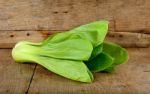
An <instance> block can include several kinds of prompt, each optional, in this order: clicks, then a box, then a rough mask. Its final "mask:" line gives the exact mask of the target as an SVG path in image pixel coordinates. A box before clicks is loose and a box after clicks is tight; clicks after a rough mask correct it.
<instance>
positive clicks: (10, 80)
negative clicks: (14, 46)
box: [0, 49, 35, 94]
mask: <svg viewBox="0 0 150 94" xmlns="http://www.w3.org/2000/svg"><path fill="white" fill-rule="evenodd" d="M34 67H35V65H33V64H32V65H31V64H30V65H29V64H19V63H15V62H14V60H12V57H11V49H0V94H25V92H26V91H27V89H28V87H29V84H30V80H31V77H32V74H33V70H34Z"/></svg>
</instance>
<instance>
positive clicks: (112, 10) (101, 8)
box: [97, 0, 150, 34]
mask: <svg viewBox="0 0 150 94" xmlns="http://www.w3.org/2000/svg"><path fill="white" fill-rule="evenodd" d="M97 3H98V4H97V5H98V9H97V11H98V18H99V19H101V18H104V19H111V20H114V29H115V30H114V31H119V32H140V33H148V34H149V33H150V19H149V16H150V11H149V10H150V6H149V5H150V1H149V0H97Z"/></svg>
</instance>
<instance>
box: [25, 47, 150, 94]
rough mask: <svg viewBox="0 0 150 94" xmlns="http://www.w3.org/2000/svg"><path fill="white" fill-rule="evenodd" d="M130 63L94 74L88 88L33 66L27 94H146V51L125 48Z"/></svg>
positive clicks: (149, 60) (149, 52) (149, 85)
mask: <svg viewBox="0 0 150 94" xmlns="http://www.w3.org/2000/svg"><path fill="white" fill-rule="evenodd" d="M128 51H129V55H130V59H129V61H128V62H127V63H125V64H122V65H120V66H118V68H117V69H116V71H115V72H114V73H112V74H109V73H96V74H95V80H94V82H93V83H91V84H85V83H80V82H75V81H71V80H68V79H66V78H63V77H61V76H59V75H56V74H54V73H52V72H50V71H48V70H47V69H45V68H43V67H41V66H39V65H38V66H37V67H36V71H35V74H34V77H33V80H32V82H31V86H30V89H29V92H28V93H29V94H149V93H150V48H128Z"/></svg>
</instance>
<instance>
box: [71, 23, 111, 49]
mask: <svg viewBox="0 0 150 94" xmlns="http://www.w3.org/2000/svg"><path fill="white" fill-rule="evenodd" d="M107 31H108V21H96V22H92V23H89V24H86V25H82V26H80V27H77V28H75V29H72V30H71V31H70V32H75V33H77V34H78V35H79V36H80V37H82V38H85V39H87V40H89V41H91V43H92V44H93V47H96V46H98V45H100V44H101V43H103V41H104V38H105V36H106V34H107Z"/></svg>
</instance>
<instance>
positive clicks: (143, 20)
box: [0, 0, 150, 94]
mask: <svg viewBox="0 0 150 94" xmlns="http://www.w3.org/2000/svg"><path fill="white" fill-rule="evenodd" d="M103 19H106V20H108V21H109V22H110V24H109V33H108V35H107V40H111V41H112V42H115V43H118V44H120V45H122V46H123V47H130V48H127V49H128V51H129V55H130V59H129V61H128V62H127V63H125V64H122V65H120V66H118V68H117V69H116V71H115V72H114V73H112V74H110V73H96V74H95V75H94V76H95V80H94V82H93V83H92V84H85V83H80V82H75V81H72V80H69V79H66V78H63V77H61V76H59V75H56V74H54V73H52V72H50V71H48V70H47V69H45V68H43V67H41V66H39V65H36V64H20V63H15V62H14V61H13V59H12V57H11V48H12V47H13V46H14V45H15V43H16V42H18V41H21V40H29V41H34V42H37V41H41V40H43V39H44V38H45V37H47V36H48V35H49V34H51V33H55V32H60V31H67V30H70V29H71V28H74V27H77V26H80V25H82V24H86V23H89V22H93V21H97V20H103ZM148 47H150V0H0V94H24V93H26V94H150V48H148ZM1 48H4V49H1ZM6 48H7V49H6ZM8 48H9V49H8Z"/></svg>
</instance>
